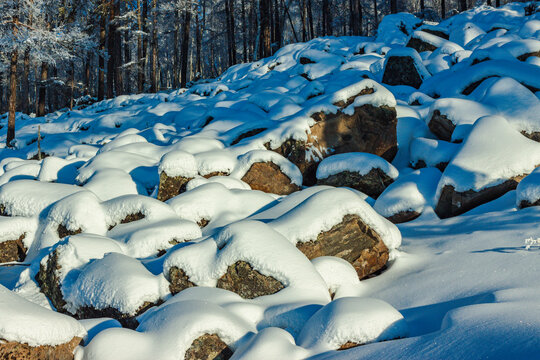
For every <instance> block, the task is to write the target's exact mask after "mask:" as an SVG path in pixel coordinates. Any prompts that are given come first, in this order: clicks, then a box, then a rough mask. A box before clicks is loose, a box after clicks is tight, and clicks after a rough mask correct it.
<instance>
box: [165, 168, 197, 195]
mask: <svg viewBox="0 0 540 360" xmlns="http://www.w3.org/2000/svg"><path fill="white" fill-rule="evenodd" d="M192 179H193V178H187V177H184V176H169V175H167V173H166V172H162V173H161V174H159V188H158V195H157V199H158V200H160V201H167V200H169V199H171V198H173V197H175V196H176V195H179V194H181V193H183V192H184V191H186V185H187V183H188V182H189V181H190V180H192Z"/></svg>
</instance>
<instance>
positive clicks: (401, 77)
mask: <svg viewBox="0 0 540 360" xmlns="http://www.w3.org/2000/svg"><path fill="white" fill-rule="evenodd" d="M429 76H430V74H429V72H428V70H427V69H426V68H425V66H424V65H423V64H422V59H421V58H420V55H418V53H417V52H416V50H414V49H411V48H398V49H392V50H390V51H389V52H388V54H387V55H386V61H385V64H384V72H383V78H382V82H383V83H385V84H388V85H408V86H412V87H414V88H417V89H418V88H419V87H420V85H422V82H423V81H424V79H426V78H427V77H429Z"/></svg>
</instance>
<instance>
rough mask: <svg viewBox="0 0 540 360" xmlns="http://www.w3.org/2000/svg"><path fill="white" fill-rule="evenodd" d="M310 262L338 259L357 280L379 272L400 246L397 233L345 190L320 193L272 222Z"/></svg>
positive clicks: (399, 235) (353, 194)
mask: <svg viewBox="0 0 540 360" xmlns="http://www.w3.org/2000/svg"><path fill="white" fill-rule="evenodd" d="M269 224H270V226H272V227H273V228H274V229H276V230H277V231H278V232H280V233H281V234H283V235H284V236H285V237H286V238H287V239H288V240H289V241H290V242H291V243H292V244H294V245H295V246H296V247H297V248H298V249H299V250H300V251H302V252H303V253H304V254H305V255H306V256H307V257H308V258H309V259H314V258H316V257H319V256H338V257H341V258H343V259H344V260H346V261H348V262H349V263H351V264H352V265H353V266H354V268H355V269H356V272H357V274H358V277H359V278H364V277H366V276H368V275H370V274H372V273H374V272H376V271H378V270H380V269H382V268H383V267H384V266H385V265H386V262H387V261H388V259H389V257H390V253H392V250H393V249H395V248H396V247H398V246H399V245H400V244H401V234H400V233H399V230H398V229H397V228H396V227H395V226H394V225H393V224H392V223H390V222H389V221H387V220H386V219H384V218H383V217H381V216H380V215H379V214H377V213H376V212H375V210H373V208H371V206H369V205H368V204H367V203H366V202H365V201H364V200H363V199H362V198H360V196H358V195H357V194H356V193H355V192H353V191H352V190H348V189H343V188H338V189H326V190H322V191H319V192H317V193H315V194H313V195H311V196H310V197H308V198H307V199H305V200H304V201H302V202H301V203H299V204H298V205H297V206H295V207H293V208H292V209H291V210H289V211H287V212H285V213H283V214H282V215H281V216H279V217H278V218H276V219H275V220H273V221H271V222H270V223H269Z"/></svg>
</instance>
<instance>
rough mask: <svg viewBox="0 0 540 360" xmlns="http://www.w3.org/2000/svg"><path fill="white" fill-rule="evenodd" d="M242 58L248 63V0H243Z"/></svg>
mask: <svg viewBox="0 0 540 360" xmlns="http://www.w3.org/2000/svg"><path fill="white" fill-rule="evenodd" d="M241 4H242V58H243V62H245V63H246V62H247V59H248V57H249V54H248V46H247V44H248V39H247V20H246V0H242V3H241Z"/></svg>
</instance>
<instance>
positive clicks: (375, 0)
mask: <svg viewBox="0 0 540 360" xmlns="http://www.w3.org/2000/svg"><path fill="white" fill-rule="evenodd" d="M442 1H444V0H442ZM373 13H374V17H375V28H374V30H375V31H377V26H379V12H378V11H377V0H373Z"/></svg>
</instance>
